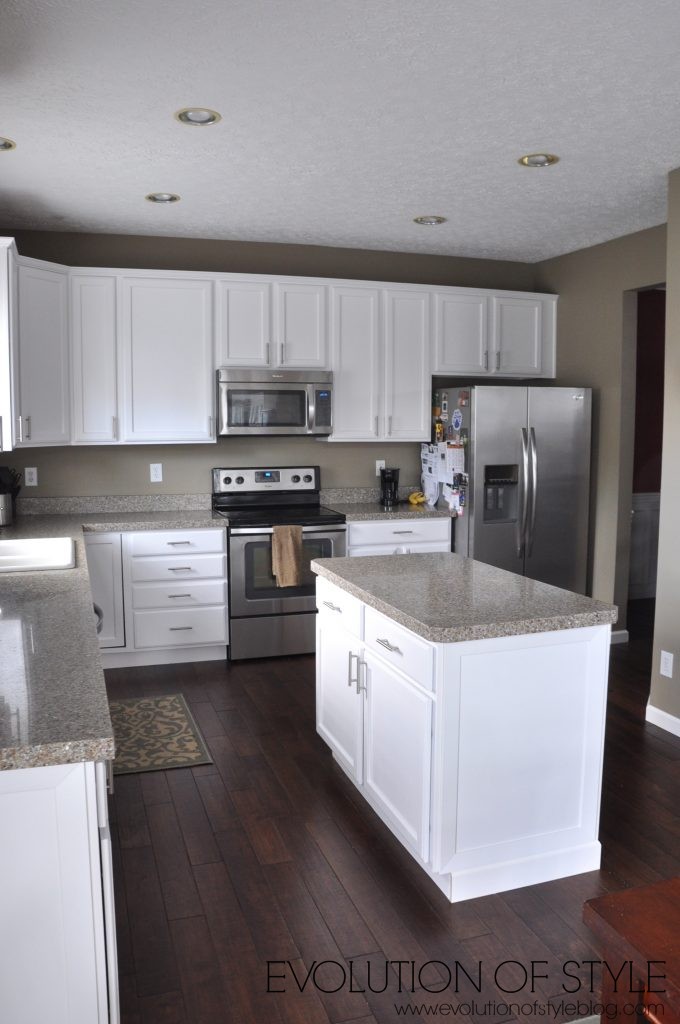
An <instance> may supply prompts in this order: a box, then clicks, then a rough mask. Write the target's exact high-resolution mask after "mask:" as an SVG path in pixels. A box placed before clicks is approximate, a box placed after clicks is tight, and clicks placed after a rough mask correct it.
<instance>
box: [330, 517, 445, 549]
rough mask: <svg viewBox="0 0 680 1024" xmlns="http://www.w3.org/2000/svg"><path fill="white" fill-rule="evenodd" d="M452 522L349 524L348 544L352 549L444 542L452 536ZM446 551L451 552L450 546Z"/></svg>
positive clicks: (443, 520)
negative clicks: (368, 546) (364, 546)
mask: <svg viewBox="0 0 680 1024" xmlns="http://www.w3.org/2000/svg"><path fill="white" fill-rule="evenodd" d="M450 530H451V520H450V519H449V518H445V519H401V520H400V519H394V520H392V521H391V522H371V523H349V524H348V540H347V542H348V544H349V546H350V547H357V546H360V545H369V544H370V545H373V544H390V545H391V546H392V547H394V546H399V547H401V546H409V545H410V544H417V543H419V542H425V541H428V542H433V541H443V542H444V543H445V544H446V543H447V542H448V541H449V538H450V536H451V534H450ZM444 550H447V551H448V550H449V547H448V545H447V546H446V547H445V549H444Z"/></svg>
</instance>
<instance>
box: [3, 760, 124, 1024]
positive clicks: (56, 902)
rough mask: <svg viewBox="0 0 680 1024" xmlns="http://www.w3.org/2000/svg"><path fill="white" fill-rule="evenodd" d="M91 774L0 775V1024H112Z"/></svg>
mask: <svg viewBox="0 0 680 1024" xmlns="http://www.w3.org/2000/svg"><path fill="white" fill-rule="evenodd" d="M96 770H97V771H98V772H99V778H102V777H103V774H102V773H103V765H97V766H95V765H94V764H93V763H92V762H80V763H76V764H65V765H53V766H50V767H41V768H26V769H18V770H15V771H4V772H0V834H1V835H2V842H1V843H0V872H1V873H2V877H3V879H5V880H6V882H7V884H6V885H5V886H4V887H3V889H2V892H1V893H0V920H1V921H2V931H3V937H4V941H3V943H2V956H1V957H0V1020H2V1021H7V1022H8V1024H9V1022H11V1024H36V1021H50V1024H117V1022H118V1020H119V1011H118V979H117V966H116V944H115V931H114V928H115V921H114V920H113V893H112V889H111V872H110V858H109V860H108V861H107V851H106V850H105V844H106V840H107V839H108V819H107V810H106V797H105V792H106V787H105V785H104V786H101V785H99V786H98V781H97V779H98V777H97V774H96ZM100 794H101V795H100ZM98 797H99V798H98ZM10 880H11V882H10ZM103 886H104V887H105V888H106V893H105V895H104V894H103V891H102V888H103ZM107 937H108V940H109V941H108V943H107Z"/></svg>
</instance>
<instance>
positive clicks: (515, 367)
mask: <svg viewBox="0 0 680 1024" xmlns="http://www.w3.org/2000/svg"><path fill="white" fill-rule="evenodd" d="M542 312H543V302H542V300H541V299H539V298H530V297H524V296H515V295H513V296H507V295H503V296H495V297H494V298H492V300H491V350H492V352H493V356H494V365H493V367H492V369H493V370H494V371H496V372H498V373H502V374H512V375H518V376H522V377H538V376H539V375H540V373H541V369H542V365H541V356H542V351H541V349H542V337H543V330H542Z"/></svg>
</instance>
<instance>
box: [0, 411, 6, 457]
mask: <svg viewBox="0 0 680 1024" xmlns="http://www.w3.org/2000/svg"><path fill="white" fill-rule="evenodd" d="M4 450H5V449H4V448H3V447H2V416H0V452H4Z"/></svg>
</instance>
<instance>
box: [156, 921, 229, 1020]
mask: <svg viewBox="0 0 680 1024" xmlns="http://www.w3.org/2000/svg"><path fill="white" fill-rule="evenodd" d="M170 930H171V933H172V941H173V945H174V947H175V954H176V956H177V963H178V965H179V975H180V980H181V985H182V995H183V996H184V1004H185V1006H186V1008H187V1015H188V1017H189V1020H190V1021H191V1024H215V1021H219V1020H220V1019H224V1013H225V1004H226V1001H227V997H226V993H225V992H224V989H223V987H222V975H221V971H220V969H219V966H218V963H217V958H216V956H215V950H214V949H213V945H212V941H211V939H210V933H209V931H208V925H207V923H206V920H205V918H204V917H191V918H185V919H183V920H181V921H172V922H171V923H170Z"/></svg>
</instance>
